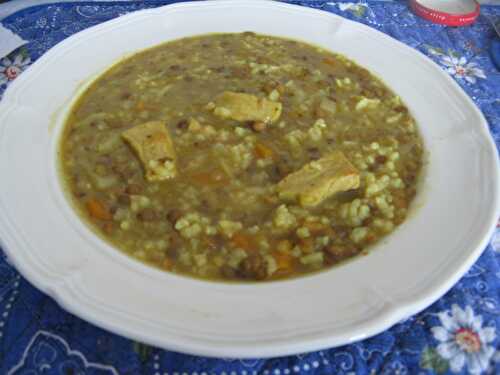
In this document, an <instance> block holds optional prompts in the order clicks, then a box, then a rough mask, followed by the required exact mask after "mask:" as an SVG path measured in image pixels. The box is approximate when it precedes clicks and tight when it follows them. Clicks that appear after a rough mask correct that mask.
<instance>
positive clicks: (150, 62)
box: [60, 33, 422, 280]
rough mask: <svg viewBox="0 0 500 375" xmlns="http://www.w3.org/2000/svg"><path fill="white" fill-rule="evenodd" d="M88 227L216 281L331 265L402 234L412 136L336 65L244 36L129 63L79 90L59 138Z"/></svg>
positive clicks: (387, 102) (412, 175) (178, 44)
mask: <svg viewBox="0 0 500 375" xmlns="http://www.w3.org/2000/svg"><path fill="white" fill-rule="evenodd" d="M60 163H61V176H62V179H63V180H64V183H65V185H66V187H67V191H68V194H69V195H70V196H71V198H72V200H73V202H74V205H75V207H76V208H77V210H78V211H79V212H80V213H81V216H82V217H83V219H84V220H85V221H86V222H87V223H88V224H89V225H90V226H91V227H93V228H94V229H95V230H96V231H98V232H99V233H100V234H101V235H102V236H103V237H104V238H105V239H106V240H108V241H109V242H110V243H111V244H113V245H114V246H115V247H117V248H119V249H121V250H122V251H123V252H125V253H126V254H129V255H130V256H132V257H134V258H136V259H139V260H141V261H143V262H146V263H148V264H151V265H153V266H155V267H158V268H160V269H162V270H165V271H169V272H175V273H180V274H186V275H190V276H194V277H198V278H205V279H216V280H272V279H278V278H288V277H293V276H296V275H301V274H305V273H309V272H312V271H317V270H321V269H324V268H328V267H330V266H332V265H334V264H336V263H339V262H341V261H343V260H345V259H347V258H350V257H353V256H355V255H357V254H359V253H361V252H363V250H364V249H366V248H367V247H369V246H370V245H372V244H374V243H375V242H377V241H379V240H380V239H381V238H382V237H384V236H386V235H387V234H388V233H390V232H391V231H393V230H394V229H395V228H396V227H397V226H398V225H399V224H401V223H402V222H403V221H404V220H405V218H406V216H407V212H408V208H409V205H410V203H411V201H412V199H413V198H414V196H415V188H416V182H417V177H418V175H419V172H420V169H421V166H422V142H421V139H420V137H419V134H418V131H417V127H416V124H415V121H414V119H413V118H412V117H411V115H410V113H409V111H408V109H407V107H406V106H405V105H404V104H403V103H402V101H401V100H400V98H399V97H398V96H397V95H395V94H394V93H393V92H392V91H391V90H389V89H388V88H387V87H386V86H384V84H383V83H382V82H381V81H380V80H379V79H377V78H376V77H374V76H373V75H372V74H370V73H369V72H368V71H367V70H366V69H364V68H362V67H360V66H358V65H356V64H355V63H354V62H352V61H350V60H348V59H347V58H345V57H343V56H340V55H336V54H332V53H330V52H327V51H325V50H322V49H320V48H318V47H315V46H311V45H308V44H305V43H301V42H297V41H293V40H286V39H280V38H275V37H269V36H264V35H256V34H253V33H241V34H221V35H218V34H217V35H204V36H199V37H194V38H188V39H182V40H177V41H173V42H169V43H166V44H162V45H160V46H158V47H155V48H152V49H149V50H146V51H144V52H141V53H138V54H136V55H134V56H132V57H130V58H128V59H126V60H125V61H123V62H120V63H119V64H117V65H115V66H114V67H113V68H111V69H110V70H109V71H108V72H106V73H105V74H104V75H102V76H101V77H100V78H99V79H97V80H96V81H95V82H94V83H93V84H92V85H91V86H90V87H89V88H88V89H87V90H86V92H85V93H84V94H83V95H82V97H81V98H80V99H79V101H78V102H77V104H76V105H75V106H74V108H73V110H72V113H71V115H70V117H69V118H68V120H67V124H66V128H65V133H64V135H63V137H62V140H61V144H60Z"/></svg>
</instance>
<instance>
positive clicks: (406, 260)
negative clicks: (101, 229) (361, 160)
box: [0, 0, 499, 357]
mask: <svg viewBox="0 0 500 375" xmlns="http://www.w3.org/2000/svg"><path fill="white" fill-rule="evenodd" d="M246 30H252V31H255V32H259V33H266V34H272V35H278V36H285V37H292V38H296V39H300V40H304V41H307V42H312V43H316V44H318V45H321V46H323V47H326V48H328V49H331V50H333V51H336V52H340V53H342V54H345V55H347V56H348V57H350V58H352V59H354V60H355V61H357V62H358V63H360V64H361V65H363V66H365V67H367V68H369V69H370V70H371V71H373V72H375V73H376V74H377V75H379V76H380V77H383V79H384V81H385V82H386V83H387V84H388V85H389V86H390V87H391V88H392V89H393V90H394V91H396V92H397V93H398V94H400V95H401V96H402V98H403V99H404V101H405V102H406V103H407V104H408V106H409V108H410V110H411V111H412V113H413V114H414V116H415V118H416V120H417V121H418V124H419V126H420V129H421V132H422V135H423V137H424V140H425V146H426V147H427V150H428V151H429V167H428V168H427V172H426V176H425V180H424V184H423V188H422V190H421V191H420V192H419V194H418V195H417V198H416V200H417V202H416V206H420V208H419V209H417V210H415V212H414V214H413V215H411V216H410V218H409V219H408V220H407V221H406V222H405V223H404V224H403V225H402V226H401V227H400V228H399V229H398V230H397V231H395V233H394V234H393V235H391V236H390V237H389V238H388V239H387V240H386V241H384V243H382V244H380V245H378V246H377V247H376V248H374V249H373V251H372V253H371V254H370V255H369V256H366V257H360V258H358V259H356V260H354V261H352V262H350V263H348V264H346V265H344V266H341V267H338V268H334V269H332V270H330V271H328V272H323V273H320V274H316V275H313V276H309V277H304V278H300V279H295V280H290V281H281V282H274V283H264V284H254V285H241V284H240V285H231V284H222V283H213V282H203V281H199V280H194V279H189V278H185V277H180V276H175V275H171V274H167V273H162V272H160V271H158V270H155V269H152V268H149V267H147V266H145V265H142V264H140V263H138V262H136V261H134V260H132V259H130V258H128V257H127V256H125V255H123V254H122V253H120V252H119V251H117V250H115V249H113V248H112V247H111V246H109V245H108V244H106V243H104V242H103V241H102V240H101V239H99V238H97V237H96V236H95V235H94V234H93V233H92V232H91V231H90V230H89V229H88V227H86V226H85V225H84V224H83V223H82V222H81V221H80V220H79V218H78V217H77V216H76V215H75V213H74V212H73V210H72V208H71V207H70V206H69V204H68V202H67V201H66V199H65V196H64V195H63V192H62V190H61V185H60V183H59V181H58V178H57V175H56V169H55V164H56V146H57V141H58V137H59V135H60V133H61V128H62V125H63V120H64V117H65V115H66V114H67V110H68V109H69V104H70V102H71V101H72V100H74V98H75V97H76V95H78V94H79V93H80V92H81V91H82V86H84V85H85V84H88V82H90V80H92V79H93V77H95V76H96V75H98V74H99V73H101V72H103V71H104V70H105V69H106V68H107V67H109V65H110V64H112V63H114V62H116V61H117V59H120V58H122V57H123V56H125V55H128V54H131V53H132V52H135V51H138V50H141V49H143V48H146V47H150V46H154V45H156V44H158V43H161V42H164V41H167V40H171V39H177V38H180V37H184V36H188V35H195V34H200V33H207V32H214V31H218V32H239V31H246ZM0 171H1V176H2V183H1V184H0V212H1V215H0V237H1V238H2V241H3V244H4V249H5V250H6V252H7V254H8V256H9V257H10V259H11V260H12V261H13V263H14V264H15V266H16V267H17V268H18V269H19V271H20V272H21V273H22V274H23V275H24V276H25V277H26V278H27V279H28V280H29V281H31V282H32V283H33V284H34V285H36V286H37V287H38V288H40V289H41V290H42V291H44V292H45V293H48V294H49V295H51V296H52V297H53V298H54V299H55V300H56V301H57V302H59V304H60V305H62V306H63V307H64V308H65V309H67V310H68V311H70V312H72V313H74V314H75V315H78V316H80V317H82V318H83V319H86V320H88V321H90V322H92V323H95V324H96V325H99V326H101V327H104V328H106V329H109V330H110V331H113V332H116V333H119V334H122V335H124V336H128V337H132V338H135V339H138V340H141V341H144V342H147V343H150V344H153V345H157V346H160V347H164V348H168V349H172V350H178V351H182V352H189V353H195V354H201V355H208V356H226V357H268V356H277V355H284V354H291V353H297V352H304V351H309V350H314V349H320V348H325V347H330V346H335V345H340V344H346V343H349V342H352V341H355V340H360V339H363V338H366V337H368V336H371V335H374V334H376V333H378V332H380V331H383V330H385V329H387V328H389V327H390V326H391V325H393V324H394V323H396V322H398V321H399V320H401V319H403V318H405V317H408V316H409V315H411V314H414V313H416V312H418V311H420V310H422V309H423V308H425V307H426V306H428V305H429V304H430V303H432V302H433V301H435V300H436V299H437V298H439V297H440V296H441V295H442V294H444V293H445V292H446V291H447V290H448V289H449V288H450V287H451V286H452V285H453V284H454V283H455V282H456V281H457V280H458V279H459V277H460V276H461V275H463V274H464V272H465V271H466V270H467V269H468V268H469V267H470V266H471V265H472V264H473V262H474V261H475V260H476V259H477V258H478V256H479V255H480V254H481V251H482V250H483V248H484V247H485V246H486V244H487V241H488V239H489V237H490V235H491V233H492V230H493V228H494V225H495V222H496V219H497V217H498V212H499V199H498V195H499V176H498V160H497V152H496V149H495V147H494V144H493V142H492V140H491V139H490V135H489V133H488V128H487V124H486V121H485V119H484V118H483V116H482V115H481V113H480V112H479V110H478V109H477V108H476V107H475V106H474V105H473V103H472V102H471V100H470V99H469V98H468V97H467V96H466V94H465V93H464V92H463V91H462V90H461V89H460V88H459V86H458V85H457V84H456V83H455V82H454V81H453V80H452V79H451V78H450V77H449V76H448V75H447V74H446V73H444V72H443V71H442V70H441V69H440V68H439V67H438V66H437V65H435V64H434V63H432V62H431V61H430V60H429V59H427V58H425V57H424V56H423V55H421V54H420V53H418V52H416V51H414V50H412V49H411V48H409V47H406V46H405V45H403V44H401V43H399V42H397V41H395V40H393V39H391V38H390V37H388V36H386V35H383V34H381V33H379V32H377V31H374V30H372V29H370V28H369V27H366V26H363V25H361V24H358V23H354V22H350V21H347V20H345V19H343V18H341V17H338V16H335V15H332V14H329V13H324V12H321V11H317V10H313V9H308V8H303V7H297V6H291V5H285V4H282V3H273V2H264V1H253V0H245V1H238V2H225V1H214V2H203V3H182V4H177V5H172V6H167V7H163V8H157V9H153V10H146V11H141V12H137V13H133V14H130V15H127V16H124V17H120V18H118V19H115V20H112V21H110V22H106V23H104V24H101V25H98V26H95V27H92V28H90V29H88V30H85V31H83V32H81V33H78V34H76V35H74V36H72V37H70V38H68V39H66V40H64V41H63V42H61V43H60V44H58V45H57V46H56V47H54V48H53V49H51V50H50V51H48V52H47V53H46V54H45V55H43V56H42V57H41V58H40V59H39V60H38V61H37V62H36V63H35V64H34V65H33V66H32V67H31V68H29V69H28V71H26V72H25V73H23V74H22V75H21V76H20V77H19V78H18V79H17V80H16V81H15V82H14V83H13V84H12V85H11V86H10V88H9V89H8V90H7V92H6V93H5V96H4V99H3V100H2V102H1V103H0Z"/></svg>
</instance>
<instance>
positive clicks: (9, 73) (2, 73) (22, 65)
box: [0, 53, 31, 85]
mask: <svg viewBox="0 0 500 375" xmlns="http://www.w3.org/2000/svg"><path fill="white" fill-rule="evenodd" d="M30 63H31V59H30V58H29V57H27V56H24V55H23V54H22V53H19V54H17V55H16V56H15V57H14V58H9V57H4V58H3V59H2V60H0V85H3V84H4V83H7V82H9V81H13V80H14V79H16V78H17V77H18V76H19V74H21V72H22V71H23V70H25V69H26V68H27V67H28V65H29V64H30Z"/></svg>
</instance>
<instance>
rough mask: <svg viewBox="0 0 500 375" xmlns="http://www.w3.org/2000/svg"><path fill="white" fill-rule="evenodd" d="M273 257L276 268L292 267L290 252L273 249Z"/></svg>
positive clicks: (285, 268)
mask: <svg viewBox="0 0 500 375" xmlns="http://www.w3.org/2000/svg"><path fill="white" fill-rule="evenodd" d="M273 256H274V259H275V260H276V265H277V266H278V269H281V270H291V269H292V268H293V260H294V259H293V257H292V256H291V255H290V254H286V253H282V252H280V251H275V252H274V253H273Z"/></svg>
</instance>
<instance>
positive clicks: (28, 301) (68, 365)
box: [0, 1, 500, 375]
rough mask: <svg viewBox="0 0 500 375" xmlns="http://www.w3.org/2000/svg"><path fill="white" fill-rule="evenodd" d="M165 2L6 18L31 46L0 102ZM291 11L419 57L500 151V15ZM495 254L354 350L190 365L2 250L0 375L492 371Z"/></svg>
mask: <svg viewBox="0 0 500 375" xmlns="http://www.w3.org/2000/svg"><path fill="white" fill-rule="evenodd" d="M171 2H172V1H141V2H115V3H104V2H103V3H95V2H94V3H85V2H75V3H70V4H57V5H41V6H36V7H32V8H28V9H25V10H23V11H20V12H18V13H15V14H13V15H11V16H9V17H8V18H6V19H5V20H4V21H3V24H4V26H6V27H7V28H9V29H11V30H12V31H14V32H16V33H18V34H19V35H21V36H22V37H23V38H24V39H26V40H27V41H29V43H28V44H27V45H26V46H25V47H22V48H21V49H20V50H18V51H15V52H14V53H12V54H11V55H10V56H9V57H8V58H7V59H3V60H0V95H1V94H2V93H3V91H4V90H5V88H6V87H7V86H8V84H9V82H10V81H11V80H12V79H14V78H15V76H17V75H18V74H20V73H22V71H23V70H24V69H25V68H26V67H27V66H28V65H29V64H30V63H32V62H34V61H35V60H36V59H37V58H38V57H40V56H41V55H42V54H43V53H44V52H46V51H47V50H48V49H49V48H50V47H52V46H53V45H55V44H57V43H58V42H59V41H61V40H63V39H64V38H66V37H68V36H70V35H72V34H74V33H75V32H77V31H80V30H82V29H85V28H87V27H90V26H93V25H96V24H98V23H101V22H104V21H107V20H109V19H112V18H115V17H118V16H120V15H123V14H125V13H129V12H133V11H136V10H140V9H144V8H150V7H156V6H160V5H164V4H168V3H171ZM289 2H290V3H295V4H301V5H304V6H309V7H315V8H320V9H323V10H325V11H328V12H333V13H337V14H340V15H342V16H344V17H347V18H349V19H352V20H355V21H358V22H362V23H365V24H368V25H369V26H371V27H374V28H376V29H378V30H381V31H383V32H385V33H387V34H389V35H391V36H392V37H394V38H396V39H399V40H401V41H402V42H404V43H406V44H408V45H410V46H411V47H413V48H415V49H417V50H419V51H421V52H422V53H424V54H426V55H428V56H429V57H430V58H431V59H433V60H434V61H435V62H436V63H438V64H439V65H440V66H442V68H443V69H445V70H446V71H448V73H449V74H451V75H452V76H453V77H454V78H455V79H456V80H457V82H458V83H459V84H460V85H461V86H462V87H463V88H464V90H465V91H466V92H467V93H468V94H469V95H470V96H471V97H472V98H473V100H474V101H475V102H476V103H477V105H478V106H479V107H480V108H481V110H482V111H483V113H484V114H485V116H486V118H487V119H488V121H489V124H490V129H491V133H492V135H493V137H494V139H495V141H496V144H497V147H498V146H499V145H500V73H499V72H498V71H497V70H496V69H495V67H494V65H493V64H492V61H491V59H490V55H489V45H490V43H491V41H492V40H493V38H494V33H493V29H492V27H491V24H490V22H489V19H488V18H487V17H486V16H488V17H493V16H496V17H499V16H500V7H494V6H483V7H482V15H481V16H480V18H479V19H478V21H477V22H476V23H475V24H474V25H473V26H471V27H464V28H447V27H444V26H439V25H434V24H431V23H428V22H427V21H424V20H422V19H419V18H417V17H415V16H414V15H413V14H412V13H411V12H410V11H409V9H408V7H407V5H406V2H401V1H397V2H391V3H387V2H376V1H362V2H356V3H346V2H333V1H289ZM53 74H57V72H54V73H53ZM0 214H1V213H0ZM497 232H500V231H498V230H497ZM499 244H500V233H496V234H495V236H494V238H493V240H492V245H491V246H489V247H488V248H487V249H486V251H485V252H484V254H483V255H482V256H481V258H480V259H479V261H478V262H477V263H476V264H475V265H474V266H473V267H472V269H471V270H470V271H469V272H468V273H467V274H466V275H465V276H464V277H463V278H462V279H461V280H460V282H459V283H458V284H457V285H456V286H455V287H454V288H453V289H452V290H451V291H449V292H448V293H447V294H446V295H445V297H443V298H442V299H440V300H439V301H437V302H436V303H434V304H433V305H432V306H431V307H429V308H428V309H427V310H425V311H423V312H422V313H420V314H418V315H416V316H413V317H411V318H409V319H407V320H405V321H403V322H400V323H399V324H396V325H395V326H394V327H392V328H391V329H389V330H388V331H386V332H383V333H381V334H379V335H377V336H375V337H373V338H370V339H368V340H365V341H362V342H359V343H356V344H353V345H348V346H344V347H340V348H336V349H329V350H323V351H320V352H315V353H308V354H301V355H296V356H289V357H283V358H276V359H269V360H263V359H254V360H229V359H222V358H221V359H209V358H202V357H195V356H190V355H185V354H179V353H175V352H169V351H165V350H161V349H157V348H154V347H150V346H147V345H144V344H141V343H138V342H134V341H131V340H128V339H126V338H123V337H120V336H117V335H114V334H111V333H109V332H106V331H104V330H102V329H99V328H96V327H94V326H92V325H91V324H88V323H86V322H84V321H82V320H80V319H78V318H76V317H74V316H72V315H70V314H69V313H67V312H65V311H64V310H62V309H61V308H60V307H59V306H58V305H57V304H56V303H55V302H54V301H53V300H52V299H51V298H49V297H48V296H46V295H44V294H42V293H41V292H39V291H38V290H37V289H35V288H34V287H33V286H31V285H30V284H29V283H28V282H27V281H26V280H24V279H23V278H22V277H21V276H20V275H19V274H18V273H17V271H16V270H15V269H14V268H13V267H12V266H11V265H10V264H9V262H8V261H7V259H6V258H5V257H4V256H3V253H2V252H1V250H0V374H5V373H9V374H32V375H33V374H63V375H71V374H154V375H164V374H168V375H207V374H214V375H257V374H259V375H260V374H262V375H282V374H284V375H287V374H298V373H300V374H434V373H437V374H441V373H463V374H465V373H480V372H485V373H500V338H499V337H498V336H499V335H500V332H497V331H499V330H498V329H497V327H499V326H500V268H499V262H500V245H499Z"/></svg>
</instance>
